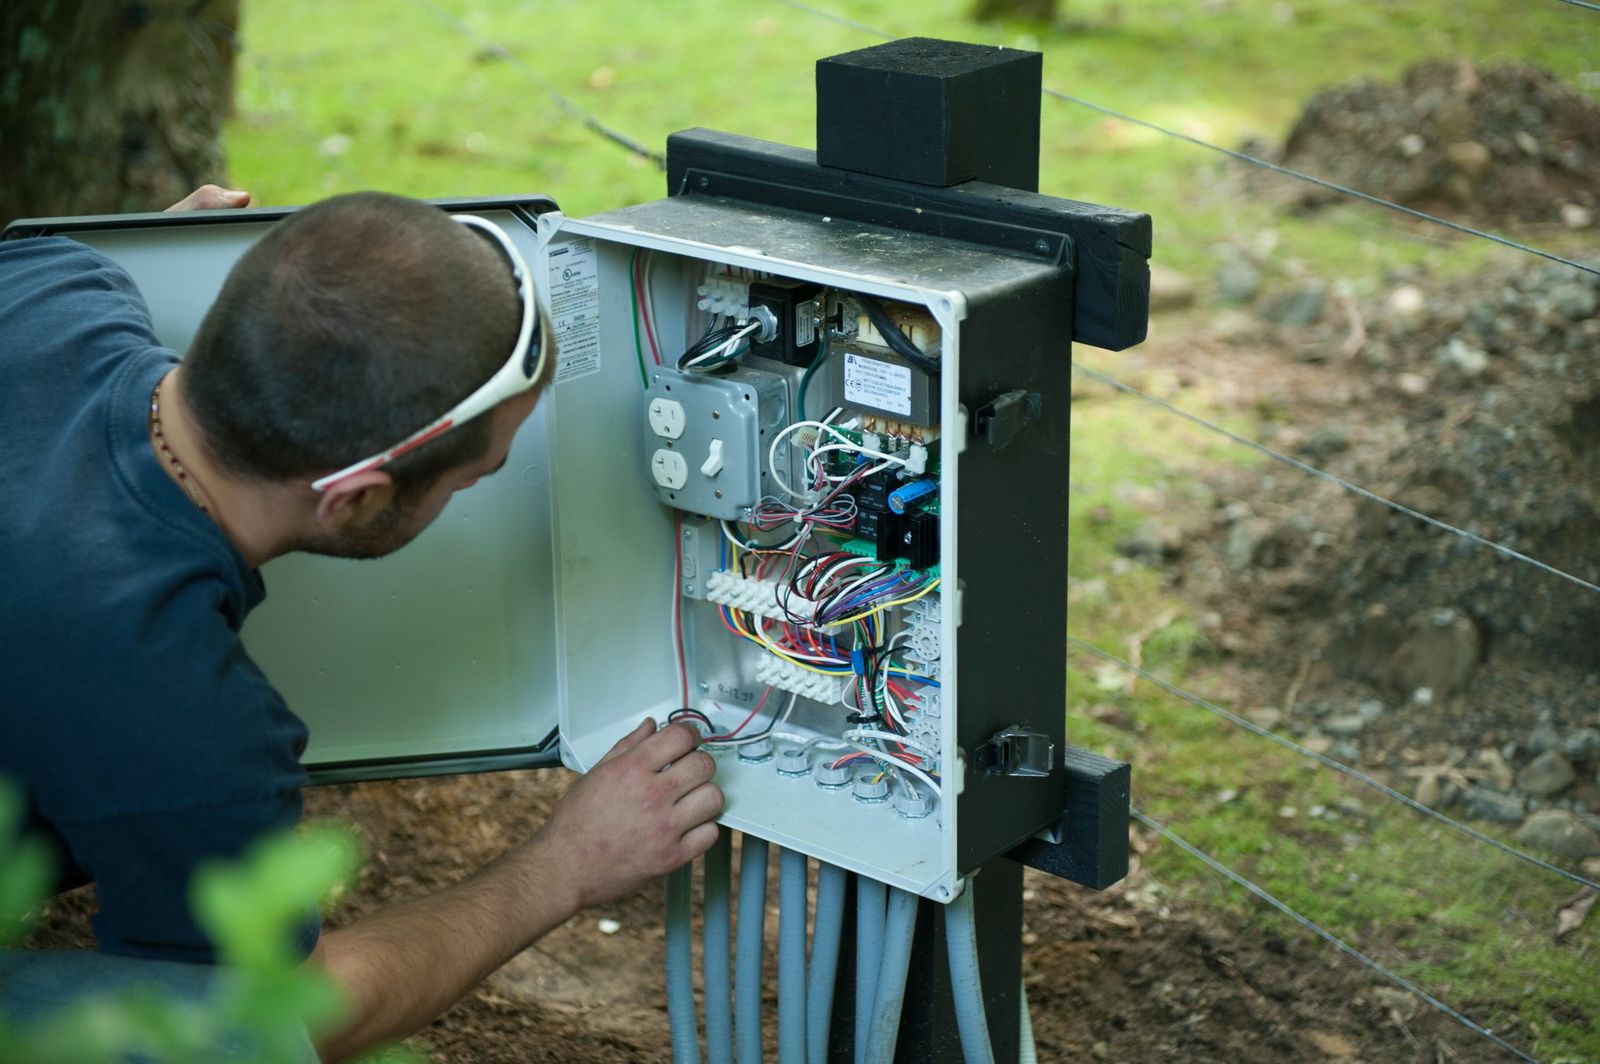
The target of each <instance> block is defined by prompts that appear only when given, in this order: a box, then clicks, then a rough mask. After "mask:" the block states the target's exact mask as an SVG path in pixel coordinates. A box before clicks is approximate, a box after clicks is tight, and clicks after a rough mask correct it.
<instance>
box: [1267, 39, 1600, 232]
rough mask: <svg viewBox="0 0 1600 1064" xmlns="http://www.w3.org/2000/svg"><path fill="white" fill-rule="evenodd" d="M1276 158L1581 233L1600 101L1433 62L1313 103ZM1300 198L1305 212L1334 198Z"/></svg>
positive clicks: (1487, 214)
mask: <svg viewBox="0 0 1600 1064" xmlns="http://www.w3.org/2000/svg"><path fill="white" fill-rule="evenodd" d="M1282 162H1283V163H1284V164H1285V165H1288V166H1292V167H1294V168H1295V169H1298V170H1305V171H1307V172H1309V173H1313V174H1317V175H1318V176H1321V177H1326V178H1328V179H1330V180H1332V181H1336V182H1338V183H1340V184H1343V185H1348V186H1350V187H1352V188H1357V189H1360V190H1362V191H1364V192H1370V193H1373V194H1374V195H1378V196H1382V197H1384V198H1385V199H1390V200H1393V201H1395V202H1397V203H1403V204H1406V205H1408V206H1412V207H1418V208H1421V209H1423V210H1430V211H1442V212H1444V213H1447V214H1448V215H1449V216H1451V217H1452V218H1457V219H1463V220H1466V219H1471V220H1476V221H1479V222H1483V223H1496V222H1498V223H1505V222H1513V223H1535V222H1565V223H1566V224H1569V225H1583V224H1587V222H1586V221H1585V219H1586V218H1592V217H1593V211H1594V209H1595V208H1596V207H1597V206H1600V105H1596V104H1595V102H1594V101H1593V100H1591V99H1590V98H1588V97H1587V96H1585V95H1583V94H1582V93H1580V92H1579V91H1578V90H1576V89H1574V88H1572V87H1571V86H1569V85H1567V84H1565V83H1564V82H1562V81H1561V80H1560V79H1559V78H1557V77H1556V76H1555V75H1554V74H1551V73H1550V72H1548V71H1546V70H1543V69H1541V68H1539V67H1536V66H1530V65H1526V64H1510V65H1505V66H1496V67H1487V68H1479V67H1476V66H1474V65H1473V64H1472V63H1471V62H1470V61H1468V60H1465V59H1463V60H1460V61H1453V60H1450V61H1447V60H1430V61H1428V62H1424V63H1420V64H1418V65H1417V66H1414V67H1412V68H1411V69H1410V70H1408V71H1407V72H1406V73H1405V75H1404V76H1403V77H1402V78H1401V80H1400V82H1399V83H1398V84H1394V83H1388V82H1380V81H1374V80H1362V81H1357V82H1353V83H1351V84H1348V85H1343V86H1339V87H1336V88H1331V89H1327V90H1325V91H1323V92H1321V93H1318V94H1317V95H1316V96H1314V97H1312V99H1311V101H1310V102H1309V103H1308V104H1307V105H1306V107H1305V110H1304V111H1303V112H1302V113H1301V115H1300V118H1299V120H1298V121H1297V122H1296V123H1295V125H1294V128H1293V130H1292V131H1291V132H1290V134H1289V138H1288V141H1287V142H1286V144H1285V145H1284V149H1283V154H1282ZM1295 194H1296V195H1297V196H1298V197H1299V199H1298V202H1299V203H1301V204H1302V205H1306V206H1312V205H1318V204H1322V203H1328V202H1332V201H1333V200H1336V199H1339V198H1341V197H1339V196H1337V195H1336V194H1334V193H1331V192H1327V191H1325V190H1322V189H1315V188H1311V187H1309V186H1307V187H1306V188H1304V189H1297V190H1296V193H1295ZM1583 212H1589V213H1588V214H1587V215H1585V214H1584V213H1583Z"/></svg>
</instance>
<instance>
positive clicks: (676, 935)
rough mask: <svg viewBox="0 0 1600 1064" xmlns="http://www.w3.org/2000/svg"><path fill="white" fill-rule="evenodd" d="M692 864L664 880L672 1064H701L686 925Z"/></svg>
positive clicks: (689, 933)
mask: <svg viewBox="0 0 1600 1064" xmlns="http://www.w3.org/2000/svg"><path fill="white" fill-rule="evenodd" d="M693 878H694V864H693V862H690V863H689V864H686V865H684V866H683V867H682V868H680V869H678V870H677V871H676V872H673V873H672V874H671V875H669V876H668V877H667V1016H668V1018H669V1019H670V1020H671V1021H672V1061H673V1064H700V1032H699V1031H698V1030H696V1028H695V1015H694V948H693V947H694V943H693V941H692V938H693V935H694V932H693V929H692V928H691V926H690V922H689V909H690V905H691V900H692V899H691V898H690V897H689V895H690V892H691V891H692V890H693Z"/></svg>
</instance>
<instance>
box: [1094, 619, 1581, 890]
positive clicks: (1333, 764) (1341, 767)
mask: <svg viewBox="0 0 1600 1064" xmlns="http://www.w3.org/2000/svg"><path fill="white" fill-rule="evenodd" d="M1067 642H1068V643H1070V644H1071V645H1073V646H1075V647H1077V648H1078V649H1079V650H1082V651H1084V652H1085V653H1088V654H1093V655H1094V656H1095V657H1097V658H1099V659H1101V660H1102V661H1105V662H1109V663H1110V664H1112V665H1115V666H1116V667H1117V668H1119V669H1123V670H1125V671H1127V672H1129V673H1131V674H1132V675H1134V676H1137V677H1139V678H1140V679H1142V680H1146V681H1148V682H1149V683H1152V684H1155V685H1156V686H1157V687H1159V688H1161V689H1162V690H1163V691H1165V692H1167V693H1168V694H1170V695H1172V696H1173V697H1175V698H1181V699H1182V700H1183V701H1185V702H1188V703H1189V704H1190V705H1192V706H1195V707H1197V708H1199V709H1203V710H1205V711H1206V712H1207V713H1210V714H1213V715H1214V716H1217V717H1221V718H1222V719H1223V720H1225V721H1227V722H1228V723H1230V724H1235V725H1237V726H1239V727H1240V728H1243V729H1244V730H1245V731H1248V732H1253V733H1254V734H1256V735H1259V736H1261V737H1262V738H1263V739H1269V740H1271V741H1272V742H1275V743H1277V744H1278V745H1279V746H1281V747H1283V748H1284V749H1286V750H1293V751H1294V752H1295V753H1297V754H1299V755H1300V756H1301V757H1304V758H1308V759H1309V760H1311V761H1315V762H1316V763H1318V764H1319V765H1322V766H1323V767H1325V768H1331V769H1333V770H1334V771H1335V772H1338V773H1341V774H1343V775H1345V776H1348V777H1349V778H1351V779H1353V780H1355V781H1356V782H1358V783H1362V784H1365V785H1366V786H1368V787H1371V788H1372V789H1373V790H1375V791H1377V792H1378V793H1380V794H1382V795H1384V796H1386V797H1388V798H1392V799H1394V800H1395V801H1397V802H1399V803H1401V804H1402V805H1405V806H1408V807H1410V808H1411V809H1414V810H1416V811H1417V812H1419V813H1422V814H1423V815H1425V816H1430V817H1433V818H1434V819H1435V820H1437V821H1439V822H1440V823H1441V824H1444V825H1445V826H1446V827H1450V828H1454V829H1455V830H1456V831H1459V832H1461V833H1462V834H1463V835H1466V836H1467V837H1469V838H1472V839H1476V840H1477V841H1478V842H1482V843H1486V844H1487V845H1489V846H1493V847H1494V848H1495V849H1497V850H1499V851H1500V852H1501V853H1504V854H1508V855H1509V856H1511V857H1514V858H1516V859H1517V860H1519V861H1525V862H1527V863H1528V864H1530V865H1534V866H1535V867H1537V868H1542V869H1544V870H1545V871H1547V872H1554V873H1555V874H1556V875H1558V876H1561V877H1562V878H1563V879H1570V880H1571V881H1572V882H1574V883H1577V884H1578V885H1580V886H1584V887H1589V888H1591V889H1593V890H1600V883H1596V882H1595V881H1594V880H1592V879H1589V878H1588V877H1586V876H1582V875H1579V874H1578V873H1576V872H1570V871H1568V870H1567V869H1565V868H1562V867H1561V866H1560V865H1555V864H1551V863H1550V862H1549V861H1546V860H1543V859H1541V858H1539V857H1535V856H1534V855H1533V854H1531V853H1528V852H1526V851H1524V850H1519V849H1517V848H1516V847H1515V846H1512V845H1509V844H1508V843H1504V842H1501V841H1500V840H1499V839H1497V838H1495V837H1494V836H1493V835H1487V834H1485V833H1483V832H1481V831H1479V830H1478V829H1477V828H1474V827H1472V826H1471V825H1469V824H1464V823H1462V822H1461V821H1459V820H1457V819H1455V818H1454V817H1452V816H1450V815H1448V814H1446V813H1441V812H1440V811H1439V810H1437V809H1435V808H1433V807H1432V806H1431V805H1426V804H1424V803H1422V802H1419V801H1417V800H1416V799H1415V798H1412V797H1411V796H1409V795H1407V794H1403V793H1401V792H1400V791H1397V790H1395V789H1394V788H1393V787H1391V786H1389V785H1388V784H1387V783H1383V782H1382V781H1380V780H1376V779H1374V778H1372V777H1371V776H1369V775H1367V774H1366V773H1365V772H1362V771H1361V770H1360V769H1357V768H1353V767H1351V766H1350V765H1347V764H1345V763H1344V762H1343V761H1339V760H1336V759H1334V758H1331V757H1328V756H1327V755H1326V754H1319V753H1317V752H1316V751H1315V750H1312V749H1310V748H1308V747H1305V746H1302V745H1300V744H1299V743H1297V742H1295V741H1294V740H1293V739H1290V738H1287V737H1285V736H1282V735H1279V734H1278V733H1277V732H1274V731H1272V730H1271V729H1269V728H1263V727H1262V726H1261V725H1259V724H1256V723H1255V722H1253V721H1251V720H1247V719H1246V718H1244V717H1241V716H1239V715H1238V714H1237V713H1234V712H1233V711H1232V710H1228V709H1224V708H1223V707H1222V706H1219V705H1217V704H1216V703H1215V702H1212V701H1210V700H1209V699H1207V698H1204V697H1203V696H1201V695H1197V694H1195V693H1194V692H1193V691H1189V690H1186V689H1184V688H1183V687H1180V686H1178V685H1177V684H1175V683H1172V682H1171V681H1170V680H1164V679H1162V678H1161V677H1160V676H1157V675H1155V674H1154V673H1152V672H1150V671H1148V670H1146V669H1143V668H1140V667H1139V666H1138V665H1135V664H1133V663H1132V662H1129V661H1124V660H1123V659H1122V658H1119V657H1117V656H1116V655H1115V654H1112V653H1111V652H1110V651H1107V650H1102V649H1101V648H1100V647H1097V646H1095V645H1094V644H1093V643H1089V642H1086V641H1084V640H1082V639H1079V638H1078V637H1077V636H1074V635H1069V636H1067Z"/></svg>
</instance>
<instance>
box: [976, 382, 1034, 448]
mask: <svg viewBox="0 0 1600 1064" xmlns="http://www.w3.org/2000/svg"><path fill="white" fill-rule="evenodd" d="M1042 413H1044V397H1043V396H1041V395H1040V394H1039V393H1038V392H1030V391H1027V390H1026V389H1023V388H1017V389H1015V390H1014V391H1009V392H1005V393H1003V394H1001V395H997V396H995V397H994V398H993V399H991V400H989V401H988V402H987V403H985V404H983V405H982V406H980V407H978V412H977V416H976V417H975V418H974V419H973V422H972V431H973V434H974V435H976V436H980V437H982V438H983V440H984V441H985V442H986V443H988V444H989V446H990V447H993V448H994V449H995V450H999V449H1000V448H1002V447H1004V446H1005V445H1006V444H1008V443H1010V442H1011V441H1012V440H1014V439H1015V438H1016V436H1017V433H1019V432H1021V431H1022V426H1023V425H1024V424H1026V423H1027V422H1029V421H1036V420H1038V418H1039V415H1040V414H1042Z"/></svg>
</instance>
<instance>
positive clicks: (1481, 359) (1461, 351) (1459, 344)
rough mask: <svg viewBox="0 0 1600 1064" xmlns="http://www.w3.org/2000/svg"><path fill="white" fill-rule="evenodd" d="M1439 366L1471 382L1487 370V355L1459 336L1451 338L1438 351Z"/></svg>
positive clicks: (1481, 349)
mask: <svg viewBox="0 0 1600 1064" xmlns="http://www.w3.org/2000/svg"><path fill="white" fill-rule="evenodd" d="M1438 358H1439V364H1440V365H1442V366H1443V367H1444V368H1445V369H1446V370H1448V371H1450V372H1451V373H1454V374H1456V375H1457V376H1460V377H1464V378H1466V379H1467V380H1471V379H1473V378H1474V377H1481V376H1482V375H1483V372H1484V371H1485V370H1487V369H1488V368H1489V353H1488V352H1487V351H1485V350H1484V349H1483V348H1481V347H1474V346H1473V345H1472V344H1469V343H1467V342H1466V341H1465V340H1463V339H1461V337H1459V336H1452V337H1451V338H1450V342H1449V343H1447V344H1445V345H1444V347H1443V348H1442V349H1441V350H1440V351H1439V356H1438Z"/></svg>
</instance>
